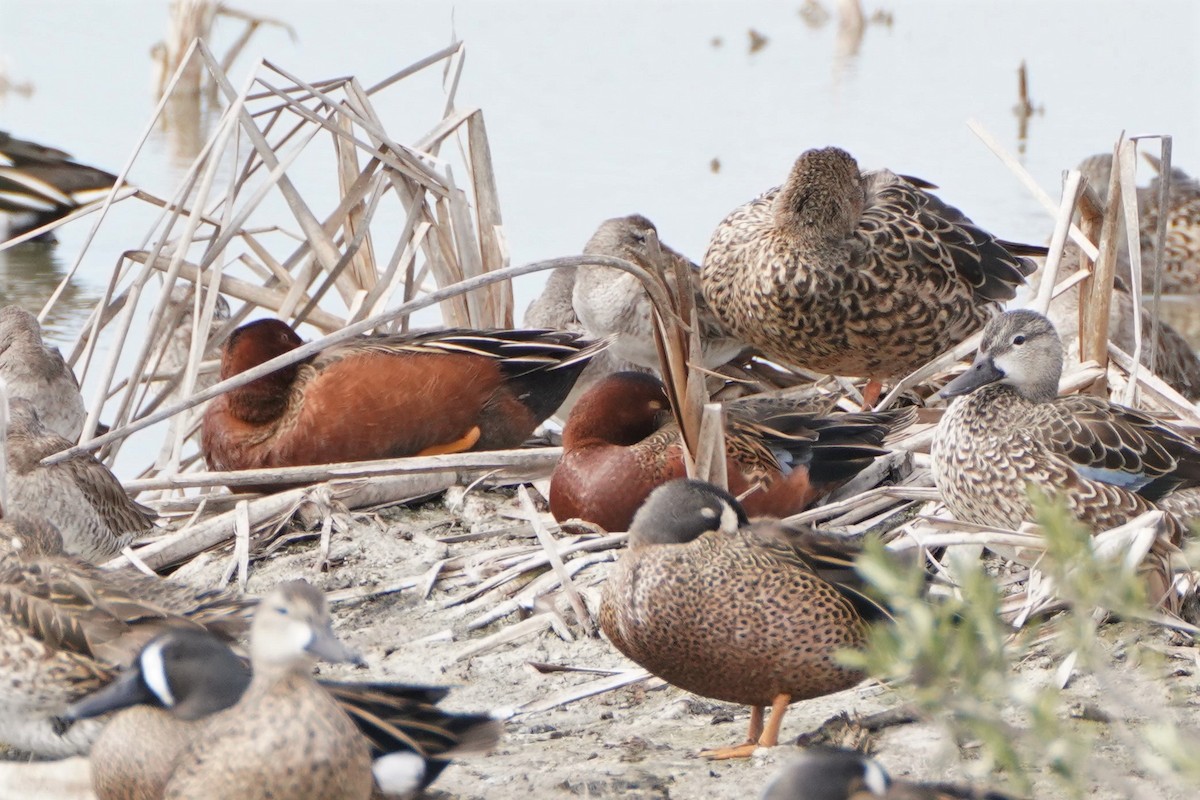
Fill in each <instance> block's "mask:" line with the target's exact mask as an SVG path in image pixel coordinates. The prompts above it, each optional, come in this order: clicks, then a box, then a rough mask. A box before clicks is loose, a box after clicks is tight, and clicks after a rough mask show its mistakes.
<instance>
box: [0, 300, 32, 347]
mask: <svg viewBox="0 0 1200 800" xmlns="http://www.w3.org/2000/svg"><path fill="white" fill-rule="evenodd" d="M30 341H32V342H36V343H38V344H41V341H42V327H41V326H40V325H38V321H37V317H35V316H34V315H33V314H30V313H29V312H28V311H26V310H25V309H23V308H21V307H20V306H5V307H4V308H0V353H3V352H4V351H5V350H7V349H8V348H9V347H10V346H11V345H13V344H16V343H18V342H30Z"/></svg>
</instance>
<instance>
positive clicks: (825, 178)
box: [775, 147, 866, 241]
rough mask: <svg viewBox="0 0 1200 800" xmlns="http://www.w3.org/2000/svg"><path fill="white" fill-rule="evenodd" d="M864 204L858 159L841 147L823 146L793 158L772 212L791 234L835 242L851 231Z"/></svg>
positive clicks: (864, 195) (860, 214)
mask: <svg viewBox="0 0 1200 800" xmlns="http://www.w3.org/2000/svg"><path fill="white" fill-rule="evenodd" d="M865 205H866V194H865V193H864V191H863V186H862V173H861V172H860V171H859V169H858V162H857V161H855V160H854V157H853V156H852V155H850V154H849V153H847V152H846V151H845V150H842V149H840V148H837V147H826V148H823V149H820V150H809V151H807V152H805V153H804V154H803V155H801V156H800V158H798V159H796V163H795V165H793V166H792V172H791V174H790V175H788V179H787V183H785V184H784V186H783V189H782V190H781V191H780V192H779V194H778V195H777V196H776V198H775V214H776V218H777V219H778V220H779V223H780V226H781V227H784V228H785V229H787V230H789V231H790V232H792V233H797V234H803V235H804V236H805V237H806V238H817V239H829V240H835V241H839V240H842V239H845V238H846V237H848V236H849V235H850V234H851V233H852V232H853V231H854V228H855V227H856V226H857V224H858V220H859V218H860V217H861V216H862V212H863V208H864V206H865Z"/></svg>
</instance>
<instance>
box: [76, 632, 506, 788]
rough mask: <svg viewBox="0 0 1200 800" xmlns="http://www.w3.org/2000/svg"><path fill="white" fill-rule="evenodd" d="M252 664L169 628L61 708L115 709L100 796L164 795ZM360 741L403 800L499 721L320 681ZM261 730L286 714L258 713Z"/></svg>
mask: <svg viewBox="0 0 1200 800" xmlns="http://www.w3.org/2000/svg"><path fill="white" fill-rule="evenodd" d="M250 680H251V673H250V667H249V665H248V664H247V663H246V662H245V661H244V660H243V659H241V658H239V657H238V656H236V655H235V654H234V653H233V651H232V650H230V648H229V646H228V645H227V644H225V643H224V642H223V641H221V640H220V639H218V638H217V637H215V636H213V635H211V634H209V633H207V632H205V631H202V630H185V629H173V630H170V631H168V632H167V633H164V634H163V635H161V636H159V637H158V638H156V639H154V640H152V641H151V642H149V643H148V644H147V645H146V646H145V647H144V648H143V649H142V651H141V653H140V654H139V655H138V658H137V660H136V661H134V663H133V665H132V666H131V667H130V668H129V669H128V670H126V671H124V672H123V673H122V674H121V676H120V677H119V678H117V680H115V681H113V682H112V683H111V684H109V685H108V686H106V687H105V688H103V689H101V690H99V691H98V692H96V693H94V694H92V695H89V696H88V697H85V698H83V699H82V700H80V701H79V702H77V703H75V704H74V705H72V707H71V708H70V709H69V710H68V713H67V719H68V720H71V721H75V720H80V719H88V718H91V717H94V716H96V715H98V714H102V713H108V712H111V711H114V710H118V709H121V710H120V711H119V713H117V714H116V715H114V716H113V717H112V719H111V720H110V721H109V722H108V724H107V725H106V726H105V728H104V731H103V733H102V734H101V735H100V738H99V739H97V740H96V743H95V744H94V745H93V746H92V749H91V753H90V760H91V770H92V785H93V789H94V791H95V792H96V795H97V797H98V798H99V800H141V799H142V798H145V800H153V799H154V798H159V797H162V795H163V791H164V788H165V786H166V784H167V782H168V781H169V780H170V777H171V773H172V771H173V769H174V766H175V763H176V761H177V759H178V758H179V756H180V755H181V754H182V753H183V752H184V751H185V749H186V748H187V747H188V745H189V744H190V742H191V740H192V739H193V738H195V737H203V736H205V735H207V734H206V727H205V726H206V724H207V722H208V720H209V719H210V718H211V715H213V714H215V713H217V712H219V711H222V710H224V709H226V708H229V707H230V706H232V705H234V704H235V703H237V702H238V700H239V699H240V698H241V696H242V694H243V692H245V690H246V687H247V686H248V685H249V684H250ZM318 683H320V685H321V687H322V688H323V689H325V690H326V691H328V692H329V693H330V694H332V696H333V697H334V699H335V700H336V701H337V702H338V704H339V705H340V706H341V707H342V709H343V710H345V711H346V713H347V714H349V716H350V718H351V719H352V720H353V721H354V723H355V724H356V725H357V726H358V728H359V731H360V732H361V733H362V734H363V735H364V736H365V737H366V738H367V740H368V743H369V745H370V748H371V756H372V759H373V766H372V773H373V775H374V777H375V784H376V790H377V794H380V793H381V794H383V795H385V796H387V797H410V796H412V795H413V794H414V793H416V792H419V791H421V790H423V789H424V788H426V787H427V786H428V785H429V784H430V783H432V782H433V780H434V779H435V778H436V777H437V776H438V775H439V774H440V773H441V772H442V770H443V769H445V767H446V766H447V765H448V764H449V763H450V758H451V757H452V756H457V755H460V754H463V753H467V752H474V751H480V750H486V749H489V748H490V747H491V746H492V745H494V744H495V743H496V741H497V739H498V737H499V734H500V724H499V722H497V721H496V720H494V719H492V718H491V717H490V716H488V715H486V714H452V713H449V712H445V711H442V710H440V709H439V708H437V703H438V702H439V701H440V700H442V699H443V698H444V697H445V696H446V694H447V692H448V690H447V689H445V688H441V687H429V686H409V685H405V684H399V683H394V682H378V683H372V682H333V681H327V680H321V681H318ZM257 722H258V724H259V725H261V726H263V727H274V726H279V725H283V726H286V725H287V724H288V723H287V719H286V718H280V719H274V720H271V719H259V720H258V721H257Z"/></svg>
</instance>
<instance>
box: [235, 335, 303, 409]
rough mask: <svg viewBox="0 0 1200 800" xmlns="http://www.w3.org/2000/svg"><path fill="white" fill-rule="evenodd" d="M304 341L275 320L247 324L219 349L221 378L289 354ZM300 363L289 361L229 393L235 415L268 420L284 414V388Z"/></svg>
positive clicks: (285, 402) (290, 383)
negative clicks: (268, 373)
mask: <svg viewBox="0 0 1200 800" xmlns="http://www.w3.org/2000/svg"><path fill="white" fill-rule="evenodd" d="M302 344H304V340H303V339H301V338H300V335H299V334H297V333H296V332H295V331H294V330H292V329H291V328H290V327H288V324H287V323H286V322H284V321H282V320H278V319H260V320H256V321H254V322H250V323H247V324H246V325H243V326H242V327H240V328H238V329H237V330H235V331H234V332H233V333H231V334H230V335H229V340H228V341H227V342H225V347H224V349H223V350H222V352H221V380H226V379H227V378H232V377H233V376H234V375H238V374H241V373H243V372H245V371H246V370H248V369H252V368H254V367H257V366H258V365H259V364H264V363H266V362H267V361H270V360H271V359H272V358H275V357H277V356H281V355H283V354H284V353H290V352H291V351H292V350H295V349H296V348H297V347H299V346H300V345H302ZM299 369H300V365H299V364H292V365H290V366H287V367H284V368H282V369H279V370H276V371H275V372H272V373H271V374H270V375H264V376H263V377H261V378H259V379H258V380H255V381H251V382H250V383H248V384H246V385H245V386H243V387H241V388H240V389H234V390H233V391H232V392H229V394H228V397H229V404H230V408H231V410H232V411H233V412H234V414H235V415H236V416H237V417H238V418H239V419H242V420H245V421H246V422H267V421H269V420H272V419H275V418H276V417H278V416H279V415H280V414H282V413H283V410H284V408H285V406H286V405H287V390H288V387H290V386H291V385H292V382H293V381H295V379H296V373H297V372H298V371H299Z"/></svg>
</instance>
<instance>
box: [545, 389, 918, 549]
mask: <svg viewBox="0 0 1200 800" xmlns="http://www.w3.org/2000/svg"><path fill="white" fill-rule="evenodd" d="M823 411H825V412H827V411H828V407H826V408H825V409H823ZM726 412H727V423H726V438H725V445H726V467H727V470H726V471H727V474H728V480H729V487H730V490H731V491H732V492H733V493H734V494H735V495H737V496H739V497H741V502H742V504H743V506H744V507H745V509H746V511H747V513H749V514H752V515H767V516H774V517H786V516H789V515H791V514H796V513H799V512H800V511H803V510H804V509H805V508H807V507H808V506H809V505H811V504H812V503H813V502H815V501H816V500H817V499H818V498H819V497H821V496H822V495H824V494H826V493H828V492H829V491H831V490H832V489H834V488H836V487H837V486H838V485H840V484H841V483H844V482H845V481H847V480H849V479H850V478H852V477H854V476H855V475H856V474H858V473H859V472H861V471H862V470H863V469H864V468H866V467H867V466H868V465H870V464H871V462H872V461H873V460H874V459H875V458H876V457H877V456H880V455H883V454H884V453H886V452H887V451H886V450H884V449H883V448H882V447H881V445H882V444H883V438H884V436H885V435H886V434H887V433H888V432H889V431H891V430H895V429H898V428H901V427H903V426H904V425H907V424H908V423H909V422H911V420H912V419H913V412H912V411H911V410H905V411H896V412H882V413H875V414H871V413H864V414H828V413H820V412H818V413H813V411H812V410H811V408H810V403H809V401H807V400H804V399H795V398H785V397H748V398H743V399H740V400H734V401H731V402H730V403H728V404H726ZM685 476H686V469H685V466H684V460H683V445H682V439H681V435H680V431H679V427H678V425H676V424H675V423H674V418H673V417H672V415H671V411H670V406H669V404H668V400H667V394H666V390H665V389H664V388H663V384H662V382H661V381H660V380H659V379H658V378H656V377H654V376H653V375H646V374H641V373H636V372H619V373H616V374H614V375H610V376H608V377H607V378H604V379H602V380H601V381H600V382H598V383H597V384H596V385H595V386H593V387H592V388H591V389H589V390H588V392H587V393H586V394H584V396H583V397H582V398H580V400H579V402H578V404H577V405H576V406H575V408H574V410H573V411H572V412H571V416H570V418H569V419H568V420H567V424H566V426H565V427H564V428H563V457H562V460H561V461H559V463H558V465H557V466H556V467H555V468H554V473H553V475H552V476H551V478H550V511H551V512H552V513H553V514H554V517H555V519H557V520H558V521H560V522H562V521H564V520H567V519H572V518H579V519H584V520H587V521H588V522H592V523H595V524H596V525H599V526H600V527H602V528H604V529H605V530H609V531H623V530H627V529H628V528H629V524H630V522H632V520H633V518H634V513H635V512H636V511H637V510H638V508H639V507H640V506H641V505H642V502H643V501H644V500H645V499H646V497H647V496H648V495H649V494H650V492H651V490H652V489H654V487H656V486H659V485H661V484H663V483H666V482H667V481H669V480H672V479H673V478H682V477H685Z"/></svg>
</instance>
